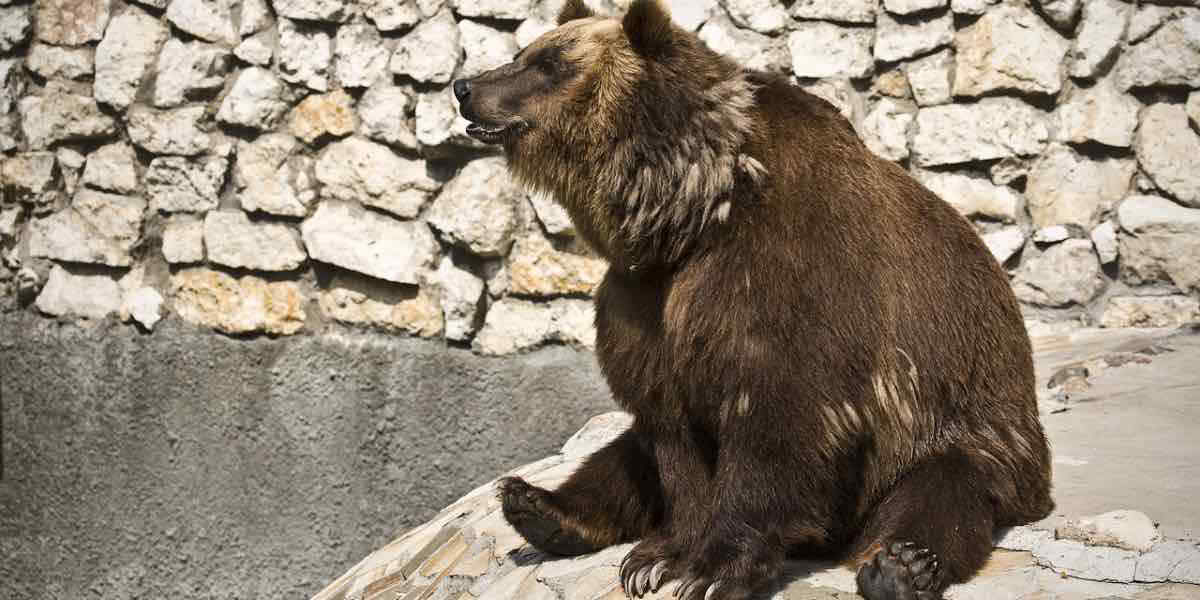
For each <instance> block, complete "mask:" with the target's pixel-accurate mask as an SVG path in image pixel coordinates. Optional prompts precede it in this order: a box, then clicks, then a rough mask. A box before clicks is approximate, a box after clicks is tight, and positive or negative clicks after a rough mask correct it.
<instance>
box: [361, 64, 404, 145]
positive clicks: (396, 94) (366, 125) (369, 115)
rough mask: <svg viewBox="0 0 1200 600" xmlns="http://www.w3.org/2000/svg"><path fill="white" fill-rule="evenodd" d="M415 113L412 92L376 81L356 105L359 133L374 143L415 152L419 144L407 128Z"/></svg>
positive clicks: (389, 83) (385, 82) (387, 82)
mask: <svg viewBox="0 0 1200 600" xmlns="http://www.w3.org/2000/svg"><path fill="white" fill-rule="evenodd" d="M414 111H415V103H414V102H413V92H412V90H411V89H409V88H407V87H402V86H398V85H394V84H392V82H390V81H379V82H377V83H376V84H375V85H373V86H371V87H370V88H369V89H367V91H366V93H364V94H363V96H362V98H361V99H360V100H359V102H358V117H359V120H360V121H361V124H360V127H359V131H360V132H361V133H362V134H363V135H365V136H367V137H368V138H371V139H373V140H375V141H379V142H383V143H385V144H389V145H392V146H396V147H399V148H404V149H407V150H416V149H417V148H418V147H419V144H418V143H417V136H416V134H415V133H413V127H412V125H411V124H410V123H411V121H412V115H413V113H414Z"/></svg>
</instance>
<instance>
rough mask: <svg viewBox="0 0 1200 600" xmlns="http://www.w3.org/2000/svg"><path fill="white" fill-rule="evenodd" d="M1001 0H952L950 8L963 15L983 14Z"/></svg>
mask: <svg viewBox="0 0 1200 600" xmlns="http://www.w3.org/2000/svg"><path fill="white" fill-rule="evenodd" d="M999 1H1000V0H950V10H951V11H952V12H954V13H957V14H962V15H982V14H983V13H985V12H987V10H988V8H990V7H991V6H992V5H993V4H996V3H998V2H999Z"/></svg>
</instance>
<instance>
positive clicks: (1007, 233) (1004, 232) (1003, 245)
mask: <svg viewBox="0 0 1200 600" xmlns="http://www.w3.org/2000/svg"><path fill="white" fill-rule="evenodd" d="M980 237H981V238H983V244H984V245H985V246H987V249H988V251H989V252H991V253H992V256H993V257H995V258H996V262H998V263H1000V264H1004V263H1005V262H1006V261H1007V260H1008V259H1010V258H1012V256H1013V255H1014V254H1016V253H1017V252H1018V251H1019V250H1020V249H1021V248H1024V247H1025V239H1026V238H1025V232H1024V231H1022V230H1021V228H1020V227H1019V226H1017V225H1009V226H1007V227H1001V228H1000V229H997V230H995V231H990V232H988V233H985V234H983V235H982V236H980Z"/></svg>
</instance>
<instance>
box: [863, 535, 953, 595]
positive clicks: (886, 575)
mask: <svg viewBox="0 0 1200 600" xmlns="http://www.w3.org/2000/svg"><path fill="white" fill-rule="evenodd" d="M855 579H856V581H857V583H858V593H859V595H860V596H862V597H863V598H866V599H867V600H938V599H939V598H941V597H942V591H941V590H942V585H941V583H942V573H941V569H940V567H939V565H938V558H937V555H936V554H934V553H933V552H930V551H929V550H928V549H926V548H918V547H917V546H916V544H913V543H912V542H893V543H891V544H889V545H888V546H887V547H886V548H885V549H883V550H880V551H879V552H877V553H876V554H875V558H873V559H871V562H869V563H866V564H864V565H863V566H862V567H859V569H858V576H857V577H856V578H855Z"/></svg>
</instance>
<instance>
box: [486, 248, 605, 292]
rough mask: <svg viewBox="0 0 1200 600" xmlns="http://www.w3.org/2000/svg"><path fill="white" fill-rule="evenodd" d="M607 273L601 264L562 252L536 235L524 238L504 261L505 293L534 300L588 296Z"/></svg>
mask: <svg viewBox="0 0 1200 600" xmlns="http://www.w3.org/2000/svg"><path fill="white" fill-rule="evenodd" d="M607 270H608V264H607V263H605V262H604V261H603V260H600V259H597V258H591V257H588V256H580V255H577V254H571V253H569V252H562V251H559V250H557V249H555V248H554V246H553V245H551V244H550V242H549V241H548V240H546V239H545V238H543V237H541V236H539V235H525V236H522V237H521V238H518V239H517V242H516V243H515V244H514V245H513V249H512V253H511V254H509V257H508V291H509V293H510V294H516V295H519V296H534V297H552V296H563V295H570V294H587V295H591V294H592V293H594V292H595V291H596V286H598V285H600V280H602V279H603V278H604V273H605V271H607Z"/></svg>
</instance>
